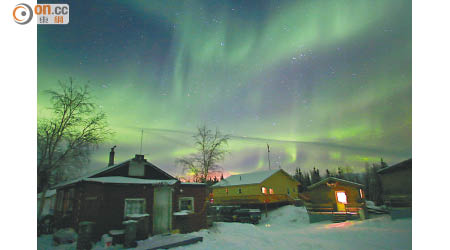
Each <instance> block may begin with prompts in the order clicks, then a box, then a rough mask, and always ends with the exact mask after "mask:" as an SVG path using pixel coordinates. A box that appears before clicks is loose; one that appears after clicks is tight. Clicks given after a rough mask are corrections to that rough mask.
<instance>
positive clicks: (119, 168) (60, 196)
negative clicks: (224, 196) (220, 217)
mask: <svg viewBox="0 0 450 250" xmlns="http://www.w3.org/2000/svg"><path fill="white" fill-rule="evenodd" d="M55 188H56V190H57V198H56V206H55V218H56V219H57V222H58V223H57V225H59V227H72V228H74V229H76V230H78V225H79V223H80V222H81V221H92V222H95V229H94V231H95V236H97V237H99V236H100V235H102V234H104V233H107V232H109V231H110V230H115V229H123V221H124V220H125V219H126V218H130V217H140V216H141V217H142V216H143V217H147V220H148V224H147V225H145V226H146V227H148V231H149V233H150V234H152V235H154V234H163V233H170V232H171V231H173V230H176V229H178V230H180V231H182V232H190V231H195V230H199V229H201V228H206V226H207V224H206V205H207V198H208V191H207V187H206V185H205V184H184V183H181V182H180V181H179V180H177V179H176V178H174V177H172V176H171V175H169V174H168V173H166V172H164V171H162V170H161V169H159V168H158V167H156V166H155V165H153V164H152V163H150V162H148V161H147V160H146V159H144V156H143V155H136V156H135V158H133V159H129V160H127V161H124V162H122V163H119V164H115V165H114V164H110V166H108V167H106V168H102V169H100V170H98V171H94V172H93V173H90V174H88V175H86V176H83V177H81V178H78V179H76V180H72V181H68V182H65V183H62V184H59V185H57V186H56V187H55Z"/></svg>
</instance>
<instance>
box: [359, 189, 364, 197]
mask: <svg viewBox="0 0 450 250" xmlns="http://www.w3.org/2000/svg"><path fill="white" fill-rule="evenodd" d="M359 194H360V195H361V199H362V198H364V192H363V190H362V189H360V190H359Z"/></svg>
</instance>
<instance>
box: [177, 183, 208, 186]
mask: <svg viewBox="0 0 450 250" xmlns="http://www.w3.org/2000/svg"><path fill="white" fill-rule="evenodd" d="M180 184H181V185H197V186H206V183H201V182H181V183H180Z"/></svg>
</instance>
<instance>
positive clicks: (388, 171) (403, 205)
mask: <svg viewBox="0 0 450 250" xmlns="http://www.w3.org/2000/svg"><path fill="white" fill-rule="evenodd" d="M378 175H379V176H380V179H381V185H382V189H383V193H382V198H383V202H384V204H385V205H386V206H388V208H389V213H390V215H391V217H392V219H399V218H409V217H411V216H412V159H408V160H406V161H402V162H400V163H397V164H394V165H392V166H389V167H386V168H382V169H380V170H379V171H378Z"/></svg>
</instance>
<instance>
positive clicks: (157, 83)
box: [38, 0, 412, 175]
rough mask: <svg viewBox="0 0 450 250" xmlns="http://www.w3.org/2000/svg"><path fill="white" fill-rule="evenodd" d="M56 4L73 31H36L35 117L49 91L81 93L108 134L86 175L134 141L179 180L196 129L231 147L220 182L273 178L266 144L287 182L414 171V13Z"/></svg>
mask: <svg viewBox="0 0 450 250" xmlns="http://www.w3.org/2000/svg"><path fill="white" fill-rule="evenodd" d="M44 2H45V3H56V2H58V1H44ZM61 2H64V3H67V2H68V3H69V5H70V24H69V25H38V117H42V116H46V115H47V111H46V107H49V100H48V99H49V98H48V96H47V95H46V94H44V93H43V92H44V90H47V89H54V88H56V86H57V81H58V80H67V79H68V77H73V78H74V79H75V80H76V82H77V83H79V84H86V83H88V82H89V86H90V89H91V92H92V93H93V95H94V96H95V97H96V103H97V104H98V105H99V108H101V109H103V110H104V111H105V112H106V113H107V115H108V120H109V123H110V127H111V128H112V129H113V130H114V131H115V132H116V134H115V136H114V137H113V138H112V140H111V141H110V142H107V143H105V144H104V145H102V146H101V147H100V148H99V149H98V150H97V151H96V152H95V153H94V155H93V156H92V159H91V164H90V166H89V167H90V168H100V167H104V166H106V165H107V161H108V152H109V148H110V147H112V146H113V145H117V148H116V162H120V161H124V160H126V159H129V158H131V157H133V156H134V154H136V153H139V146H140V135H141V128H143V129H144V137H143V150H142V151H143V154H146V159H148V160H149V161H151V162H153V163H154V164H155V165H157V166H159V167H160V168H162V169H163V170H165V171H167V172H169V173H171V174H173V175H181V168H180V167H176V166H175V159H176V158H177V157H181V156H185V155H188V154H190V153H193V152H195V151H194V144H193V139H192V134H193V133H194V132H195V131H196V127H197V126H199V125H202V124H206V125H207V126H208V127H210V128H216V127H217V128H219V129H220V130H221V131H222V132H224V133H227V134H231V135H232V139H231V141H230V143H229V146H228V149H229V151H230V154H228V155H227V156H226V159H225V161H224V162H222V163H221V166H222V167H223V168H224V171H225V175H228V174H230V173H231V174H234V173H244V172H251V171H256V170H263V169H264V170H265V169H268V163H267V147H266V143H269V144H270V147H271V155H270V157H271V165H272V166H273V167H276V168H278V167H279V166H281V167H282V168H283V169H284V170H286V171H288V172H290V173H293V171H294V169H295V168H296V167H300V168H302V169H303V170H309V169H312V168H313V167H314V166H315V167H316V168H319V169H320V170H322V171H324V170H325V169H326V168H328V169H330V170H332V169H336V168H337V167H338V166H341V167H349V168H352V169H353V170H354V171H356V172H358V171H362V170H363V169H364V165H365V164H366V163H369V164H371V163H373V162H378V161H379V159H380V157H383V159H384V160H385V161H386V162H387V163H388V164H393V163H396V162H399V161H402V160H404V159H406V158H409V157H411V120H412V117H411V106H412V105H411V99H412V98H411V1H401V0H395V1H392V0H366V1H365V0H355V1H339V0H330V1H318V0H313V1H248V0H241V1H223V0H220V1H219V0H218V1H212V0H205V1H156V0H152V1H130V0H127V1H111V0H108V1H89V4H87V2H86V1H83V2H82V1H61ZM322 173H324V172H322Z"/></svg>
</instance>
